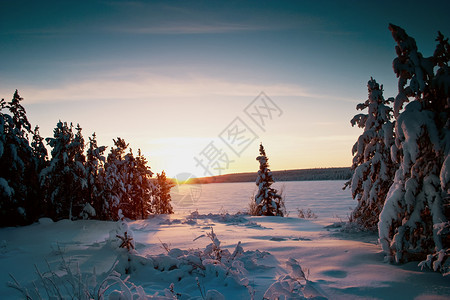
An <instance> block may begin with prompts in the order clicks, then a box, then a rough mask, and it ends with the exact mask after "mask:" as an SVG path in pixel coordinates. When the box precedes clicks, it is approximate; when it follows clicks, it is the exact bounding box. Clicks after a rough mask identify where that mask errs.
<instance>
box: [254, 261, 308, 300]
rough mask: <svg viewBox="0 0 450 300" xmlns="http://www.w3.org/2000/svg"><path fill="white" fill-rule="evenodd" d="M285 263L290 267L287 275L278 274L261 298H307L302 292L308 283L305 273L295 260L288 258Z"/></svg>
mask: <svg viewBox="0 0 450 300" xmlns="http://www.w3.org/2000/svg"><path fill="white" fill-rule="evenodd" d="M286 265H287V266H288V267H289V268H290V269H291V272H290V273H289V274H287V275H283V276H280V278H278V280H277V281H275V282H274V283H273V284H272V285H271V286H270V287H269V288H268V289H267V290H266V292H265V293H264V297H263V299H267V300H277V299H307V295H305V294H304V293H303V291H304V290H305V287H306V285H307V283H308V280H307V279H306V275H305V273H304V272H303V270H302V267H301V265H300V264H299V263H298V261H297V260H295V259H293V258H289V259H288V261H287V262H286Z"/></svg>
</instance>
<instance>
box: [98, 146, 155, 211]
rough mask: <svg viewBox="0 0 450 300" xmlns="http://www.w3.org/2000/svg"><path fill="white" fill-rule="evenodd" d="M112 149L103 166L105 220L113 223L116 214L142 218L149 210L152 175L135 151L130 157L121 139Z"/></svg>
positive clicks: (140, 155)
mask: <svg viewBox="0 0 450 300" xmlns="http://www.w3.org/2000/svg"><path fill="white" fill-rule="evenodd" d="M114 144H115V147H113V148H111V152H110V154H109V155H108V158H107V162H106V164H105V176H104V186H105V193H104V199H105V205H104V209H105V213H106V215H107V219H111V220H117V219H119V218H120V216H119V215H123V216H124V217H126V218H130V219H138V218H146V217H147V216H148V213H149V211H150V205H151V194H152V183H151V181H150V177H151V176H152V175H153V172H152V171H150V168H149V167H148V165H147V160H146V159H145V157H144V156H143V155H142V154H141V151H140V150H139V151H138V156H137V157H135V156H134V155H133V151H132V150H131V149H130V150H129V152H128V153H127V154H125V150H126V149H127V148H128V144H127V143H125V140H123V139H121V138H117V140H114Z"/></svg>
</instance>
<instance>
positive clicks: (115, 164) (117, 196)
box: [101, 137, 128, 220]
mask: <svg viewBox="0 0 450 300" xmlns="http://www.w3.org/2000/svg"><path fill="white" fill-rule="evenodd" d="M113 141H114V146H115V147H112V148H111V151H110V153H109V154H108V157H107V160H106V164H105V174H104V195H103V199H104V204H103V211H102V212H101V213H102V214H103V215H105V216H106V219H108V220H118V219H120V217H121V215H123V209H122V208H123V207H122V206H123V204H125V203H127V202H128V195H127V194H126V188H125V159H124V157H125V150H126V149H127V148H128V144H127V143H126V142H125V140H124V139H122V138H120V137H119V138H117V140H113Z"/></svg>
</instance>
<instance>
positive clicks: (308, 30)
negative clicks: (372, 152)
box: [0, 0, 450, 177]
mask: <svg viewBox="0 0 450 300" xmlns="http://www.w3.org/2000/svg"><path fill="white" fill-rule="evenodd" d="M449 11H450V4H449V2H448V1H427V2H423V1H408V2H405V1H331V0H330V1H320V0H319V1H98V0H93V1H20V0H19V1H8V0H0V97H1V98H4V99H5V100H7V101H9V100H10V99H11V98H12V95H13V93H14V91H15V90H16V89H18V90H19V94H20V95H21V96H22V97H23V98H24V100H23V102H22V105H23V106H24V107H25V109H26V111H27V116H28V119H29V121H30V122H31V123H32V125H33V126H35V125H39V127H40V132H41V135H42V136H43V137H50V136H52V135H53V128H55V126H56V123H57V122H58V121H59V120H61V121H63V122H68V123H70V122H73V123H74V124H77V123H79V124H80V126H81V127H82V128H83V135H84V137H85V139H86V140H88V137H89V136H91V135H92V133H94V132H95V133H96V136H97V139H98V143H99V144H100V145H105V146H108V149H107V151H106V154H107V153H109V151H110V149H111V146H112V145H113V139H116V138H117V137H121V138H123V139H125V141H127V142H128V143H129V144H130V148H132V149H133V153H137V150H138V149H141V151H142V153H143V154H144V155H145V156H146V158H147V159H148V161H149V165H150V167H151V169H152V170H153V171H154V172H161V171H162V170H165V171H166V173H167V174H168V176H171V177H174V176H177V174H180V173H191V174H193V175H194V176H198V177H201V176H208V175H218V174H226V173H235V172H252V171H256V170H257V169H258V167H259V164H258V162H257V161H256V157H257V156H258V155H259V144H260V143H263V145H264V147H265V149H266V154H267V156H268V157H269V163H270V165H271V169H272V170H286V169H302V168H315V167H343V166H350V165H351V160H352V153H351V148H352V146H353V144H354V143H355V142H356V139H357V137H358V136H359V135H360V134H361V132H362V131H361V129H360V128H352V127H351V125H350V119H351V118H352V117H353V116H354V115H355V114H357V113H359V112H358V111H356V105H357V104H358V103H361V102H364V101H365V100H366V99H367V81H368V80H369V79H370V77H373V78H375V79H376V80H377V81H378V82H379V83H380V84H383V85H384V91H385V92H384V96H385V98H388V97H393V96H395V95H396V86H397V79H396V77H395V74H394V73H393V71H392V60H393V59H394V58H395V56H396V55H395V42H394V40H393V39H392V36H391V33H390V32H389V30H388V25H389V23H393V24H396V25H399V26H401V27H403V28H404V29H405V30H406V32H407V33H408V34H409V35H410V36H412V37H414V38H415V39H416V42H417V45H418V47H419V51H421V52H422V53H423V55H424V56H430V55H432V53H433V50H434V47H435V38H436V36H437V31H438V30H440V31H441V32H442V33H443V34H444V35H445V36H449V35H450V22H449V19H448V12H449Z"/></svg>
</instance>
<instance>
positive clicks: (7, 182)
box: [0, 90, 37, 225]
mask: <svg viewBox="0 0 450 300" xmlns="http://www.w3.org/2000/svg"><path fill="white" fill-rule="evenodd" d="M22 100H23V98H22V97H20V96H19V93H18V91H17V90H16V91H15V93H14V96H13V99H12V100H11V101H10V102H8V103H6V102H5V101H4V100H3V99H2V100H1V102H0V109H1V110H3V109H5V108H8V109H9V111H10V114H11V115H9V114H5V113H3V112H1V111H0V117H1V118H0V119H1V121H0V136H1V137H0V141H1V142H0V144H1V146H0V196H1V199H0V211H1V212H0V214H1V217H0V225H15V224H24V223H27V222H31V221H33V219H34V218H35V215H34V214H35V213H36V212H35V211H33V209H32V208H34V207H36V206H37V205H36V203H35V201H37V199H35V198H34V197H33V195H34V190H33V189H34V188H35V186H34V185H33V184H32V178H33V177H34V176H33V174H34V172H35V167H34V161H33V153H32V149H31V147H30V144H29V141H28V134H29V133H31V125H30V123H29V121H28V119H27V116H26V112H25V109H24V107H23V106H22V105H21V104H20V102H21V101H22Z"/></svg>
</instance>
